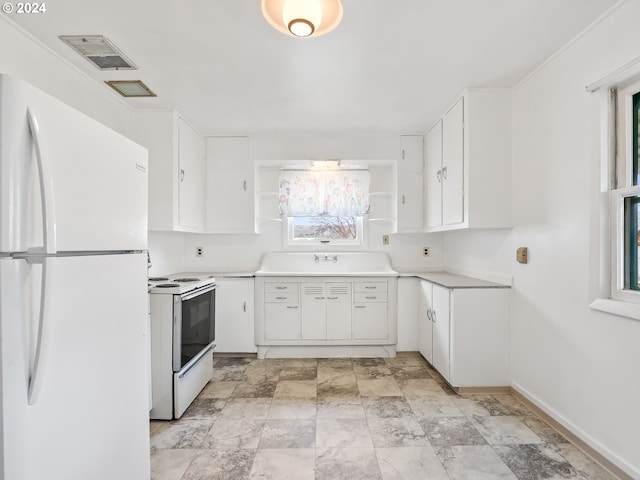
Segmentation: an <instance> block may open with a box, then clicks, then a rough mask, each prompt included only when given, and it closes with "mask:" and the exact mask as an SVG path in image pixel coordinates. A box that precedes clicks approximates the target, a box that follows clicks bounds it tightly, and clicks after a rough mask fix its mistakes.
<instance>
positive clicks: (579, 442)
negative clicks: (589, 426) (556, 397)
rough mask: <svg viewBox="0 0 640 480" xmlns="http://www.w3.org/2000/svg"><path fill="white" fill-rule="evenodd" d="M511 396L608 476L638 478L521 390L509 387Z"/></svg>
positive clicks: (626, 478) (621, 478)
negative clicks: (597, 465) (606, 472)
mask: <svg viewBox="0 0 640 480" xmlns="http://www.w3.org/2000/svg"><path fill="white" fill-rule="evenodd" d="M510 390H511V392H510V393H511V394H512V395H513V396H514V397H516V398H517V399H518V400H520V401H521V402H522V403H524V404H525V405H526V406H527V407H528V408H529V409H531V410H532V411H533V412H535V413H536V415H538V416H539V417H540V418H541V419H542V420H544V421H545V422H546V423H547V424H549V426H550V427H551V428H553V429H554V430H556V431H558V432H559V433H560V434H562V435H563V436H564V437H565V438H566V439H567V440H569V441H570V442H571V443H572V444H573V445H574V446H575V447H577V448H579V449H580V450H582V452H583V453H584V454H585V455H587V456H588V457H589V458H591V459H592V460H593V461H594V462H596V463H597V464H599V465H600V466H601V467H602V468H604V469H605V470H607V471H608V472H609V473H610V474H612V475H614V476H615V477H616V478H618V479H619V480H634V479H637V478H640V477H638V475H637V474H636V475H634V476H632V475H630V474H629V473H627V472H626V471H625V470H623V469H622V468H620V467H619V466H618V465H617V464H615V463H614V462H613V461H611V460H610V459H609V458H608V457H606V456H605V455H603V454H602V453H600V452H599V451H598V450H597V449H596V448H594V447H592V446H591V445H590V444H589V443H587V442H586V441H585V440H583V438H582V437H580V436H578V435H577V434H576V433H574V432H573V431H572V430H569V429H568V428H567V427H565V426H564V425H563V424H562V423H560V422H559V421H558V420H556V419H555V418H554V416H552V415H551V414H549V413H548V412H547V411H546V410H545V409H543V408H542V407H540V406H539V405H538V403H536V402H535V400H533V399H532V398H530V397H529V396H528V395H527V394H526V393H525V392H524V390H523V389H521V388H518V387H516V386H512V387H510Z"/></svg>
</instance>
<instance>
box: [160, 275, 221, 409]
mask: <svg viewBox="0 0 640 480" xmlns="http://www.w3.org/2000/svg"><path fill="white" fill-rule="evenodd" d="M149 292H150V293H151V376H152V382H151V386H152V408H151V412H150V415H151V418H153V419H158V420H171V419H173V418H180V417H181V416H182V414H183V413H184V412H185V410H186V409H187V408H188V407H189V405H191V403H192V402H193V400H194V399H195V398H196V396H197V395H198V394H199V393H200V391H201V390H202V389H203V388H204V386H205V385H206V384H207V383H209V381H210V380H211V376H212V375H213V349H214V347H215V344H214V340H215V334H216V316H215V307H216V279H215V278H214V277H213V276H211V275H206V274H198V273H180V274H173V275H168V276H166V277H152V278H149Z"/></svg>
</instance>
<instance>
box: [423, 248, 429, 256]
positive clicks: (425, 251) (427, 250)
mask: <svg viewBox="0 0 640 480" xmlns="http://www.w3.org/2000/svg"><path fill="white" fill-rule="evenodd" d="M422 256H423V257H428V256H429V247H422Z"/></svg>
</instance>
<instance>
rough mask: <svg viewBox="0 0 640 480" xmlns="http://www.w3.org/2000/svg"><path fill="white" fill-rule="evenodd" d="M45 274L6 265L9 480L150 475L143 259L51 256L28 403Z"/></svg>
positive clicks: (1, 299)
mask: <svg viewBox="0 0 640 480" xmlns="http://www.w3.org/2000/svg"><path fill="white" fill-rule="evenodd" d="M41 268H42V267H40V266H37V265H36V266H33V265H28V264H27V263H26V262H25V261H23V260H11V259H4V260H2V261H1V262H0V281H1V284H0V287H1V294H0V315H1V317H0V325H2V382H3V385H2V387H3V402H4V405H3V409H2V419H1V423H2V425H3V437H4V438H5V439H11V441H10V442H9V441H5V442H4V447H3V452H2V453H3V462H4V468H5V472H4V473H5V476H4V478H7V479H13V478H16V479H17V478H19V479H21V480H36V479H42V478H47V479H51V480H68V479H75V478H78V479H79V478H91V479H92V480H112V479H115V478H122V479H125V478H131V479H145V478H149V475H150V473H149V470H150V467H149V423H148V419H149V412H148V405H149V402H148V337H147V336H148V326H147V325H148V324H147V314H148V313H147V291H146V286H147V283H146V256H145V255H143V254H132V255H104V256H90V257H65V258H58V257H53V258H47V259H46V260H45V264H44V268H43V269H44V271H45V272H46V275H45V276H46V278H47V283H46V286H45V288H46V294H45V300H44V302H45V309H44V326H45V328H44V332H45V335H44V336H43V340H42V345H41V350H40V367H39V374H41V375H42V377H41V388H40V389H39V391H38V392H37V395H36V396H35V398H34V401H33V402H32V404H31V405H29V403H28V398H27V391H28V383H29V376H30V374H31V373H32V372H33V369H34V367H37V365H34V362H35V363H37V362H36V361H35V357H36V355H35V354H34V351H33V349H34V344H35V343H37V342H35V341H34V340H33V339H30V338H29V337H30V336H32V335H33V334H34V333H37V332H35V327H34V325H35V324H37V322H36V321H35V320H30V319H29V316H33V315H35V317H37V311H38V304H39V302H38V301H37V300H34V299H38V298H39V291H38V288H39V287H38V285H39V281H38V278H36V277H39V273H38V272H37V271H34V270H33V269H36V270H37V269H41ZM16 275H17V276H18V277H20V278H15V277H16ZM30 276H33V277H34V278H33V281H30V280H31V279H30ZM21 281H27V285H26V286H25V288H22V287H21V284H20V282H21ZM31 284H33V287H30V285H31ZM12 285H13V286H12ZM30 290H35V291H33V292H30ZM18 298H20V300H16V299H18ZM31 304H33V306H30V305H31ZM14 439H16V440H17V441H14Z"/></svg>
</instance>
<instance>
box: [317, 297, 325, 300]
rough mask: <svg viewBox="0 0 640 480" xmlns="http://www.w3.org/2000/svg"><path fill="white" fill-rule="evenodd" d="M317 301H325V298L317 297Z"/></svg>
mask: <svg viewBox="0 0 640 480" xmlns="http://www.w3.org/2000/svg"><path fill="white" fill-rule="evenodd" d="M315 299H316V300H324V297H315Z"/></svg>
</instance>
